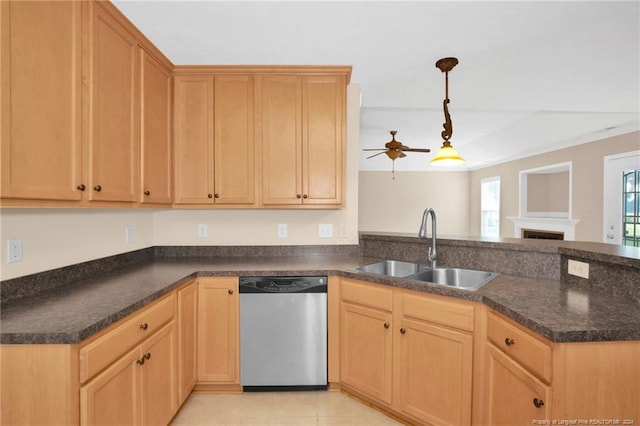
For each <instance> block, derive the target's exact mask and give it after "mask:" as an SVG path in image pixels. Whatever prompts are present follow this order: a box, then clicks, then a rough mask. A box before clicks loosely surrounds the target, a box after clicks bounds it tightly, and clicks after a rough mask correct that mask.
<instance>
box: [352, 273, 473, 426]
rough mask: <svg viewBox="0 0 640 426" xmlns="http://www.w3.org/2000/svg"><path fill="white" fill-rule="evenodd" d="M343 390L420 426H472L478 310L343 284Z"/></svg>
mask: <svg viewBox="0 0 640 426" xmlns="http://www.w3.org/2000/svg"><path fill="white" fill-rule="evenodd" d="M340 291H341V298H340V305H341V309H340V334H341V336H340V337H341V338H340V354H341V356H340V362H341V364H340V380H341V384H342V386H343V387H344V388H345V389H346V390H348V391H352V392H354V393H356V394H357V395H358V396H360V397H363V398H365V399H367V400H369V401H371V402H373V403H374V404H376V405H379V406H381V407H382V408H384V409H386V410H388V411H390V412H392V413H394V414H396V415H399V416H400V417H402V418H403V419H405V420H406V421H409V422H412V423H415V424H434V425H445V424H446V425H465V424H470V423H471V405H472V371H473V370H472V365H473V347H474V345H473V339H474V338H473V329H474V306H473V304H472V303H469V302H465V301H460V302H458V301H455V300H453V299H451V300H448V299H446V298H442V297H438V296H431V295H426V294H420V293H416V292H412V291H406V290H402V289H398V288H393V287H385V286H380V285H376V284H371V283H367V282H363V281H357V280H352V279H346V278H342V279H341V289H340Z"/></svg>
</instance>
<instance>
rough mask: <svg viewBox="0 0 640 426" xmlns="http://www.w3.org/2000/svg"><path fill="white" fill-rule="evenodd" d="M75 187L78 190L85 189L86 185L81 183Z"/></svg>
mask: <svg viewBox="0 0 640 426" xmlns="http://www.w3.org/2000/svg"><path fill="white" fill-rule="evenodd" d="M76 189H77V190H78V191H84V190H85V189H87V187H86V186H84V183H81V184H80V185H78V186H76Z"/></svg>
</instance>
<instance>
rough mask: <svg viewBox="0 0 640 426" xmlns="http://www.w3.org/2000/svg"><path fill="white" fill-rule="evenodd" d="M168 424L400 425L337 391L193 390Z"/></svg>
mask: <svg viewBox="0 0 640 426" xmlns="http://www.w3.org/2000/svg"><path fill="white" fill-rule="evenodd" d="M172 425H174V426H178V425H211V426H223V425H224V426H230V425H233V426H240V425H242V426H254V425H256V426H262V425H270V426H310V425H313V426H347V425H348V426H351V425H354V426H356V425H357V426H388V425H402V423H399V422H397V421H395V420H393V419H392V418H390V417H387V416H386V415H384V414H382V413H381V412H379V411H377V410H375V409H373V408H371V407H369V406H367V405H365V404H363V403H361V402H359V401H358V400H356V399H354V398H351V397H350V396H347V395H345V394H342V393H340V392H328V391H315V392H245V393H242V394H206V393H193V394H191V396H190V397H189V399H187V401H186V402H185V404H184V405H183V406H182V408H181V409H180V411H179V412H178V414H177V415H176V417H175V418H174V419H173V423H172Z"/></svg>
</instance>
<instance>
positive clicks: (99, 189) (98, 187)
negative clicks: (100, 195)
mask: <svg viewBox="0 0 640 426" xmlns="http://www.w3.org/2000/svg"><path fill="white" fill-rule="evenodd" d="M93 189H94V190H95V191H96V192H100V191H102V187H101V186H100V185H96V186H94V187H93Z"/></svg>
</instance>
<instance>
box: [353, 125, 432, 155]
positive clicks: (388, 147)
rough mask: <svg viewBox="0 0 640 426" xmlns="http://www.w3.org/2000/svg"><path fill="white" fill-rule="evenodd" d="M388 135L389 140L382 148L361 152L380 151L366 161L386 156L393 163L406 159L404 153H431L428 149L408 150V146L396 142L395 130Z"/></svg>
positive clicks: (367, 149)
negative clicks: (398, 159)
mask: <svg viewBox="0 0 640 426" xmlns="http://www.w3.org/2000/svg"><path fill="white" fill-rule="evenodd" d="M389 133H391V140H390V141H389V142H387V143H386V144H384V148H366V149H363V151H380V152H378V153H377V154H373V155H370V156H368V157H367V160H368V159H369V158H373V157H376V156H378V155H380V154H387V157H389V158H390V159H391V160H392V161H395V160H396V158H402V157H406V156H407V154H405V152H431V150H430V149H428V148H409V147H408V146H406V145H404V144H403V143H402V142H400V141H397V140H396V134H397V133H398V131H397V130H391V131H390V132H389Z"/></svg>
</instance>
